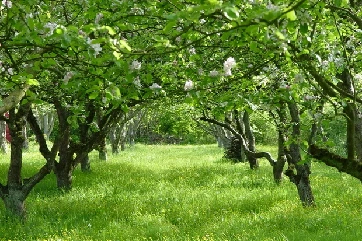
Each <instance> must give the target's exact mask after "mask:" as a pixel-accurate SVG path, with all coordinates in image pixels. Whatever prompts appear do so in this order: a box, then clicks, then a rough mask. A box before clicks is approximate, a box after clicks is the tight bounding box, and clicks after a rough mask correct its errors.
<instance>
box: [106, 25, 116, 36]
mask: <svg viewBox="0 0 362 241" xmlns="http://www.w3.org/2000/svg"><path fill="white" fill-rule="evenodd" d="M104 28H105V29H107V30H108V33H109V34H110V35H115V34H116V31H114V29H113V28H111V27H110V26H105V27H104Z"/></svg>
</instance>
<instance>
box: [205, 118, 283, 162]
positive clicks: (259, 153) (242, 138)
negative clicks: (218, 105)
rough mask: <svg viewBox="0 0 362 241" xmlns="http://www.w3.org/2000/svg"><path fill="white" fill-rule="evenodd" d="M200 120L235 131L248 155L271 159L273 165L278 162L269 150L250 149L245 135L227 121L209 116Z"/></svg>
mask: <svg viewBox="0 0 362 241" xmlns="http://www.w3.org/2000/svg"><path fill="white" fill-rule="evenodd" d="M200 120H202V121H206V122H209V123H212V124H215V125H218V126H221V127H224V128H225V129H227V130H229V131H230V132H231V133H233V134H234V135H235V136H236V137H237V138H239V140H240V142H241V145H242V147H243V149H244V151H245V153H246V155H251V156H253V157H255V158H263V157H264V158H265V159H267V160H268V161H269V163H270V165H271V166H274V165H275V164H276V163H277V161H276V160H274V159H273V157H272V156H271V155H270V153H269V152H252V151H250V150H249V148H248V147H247V145H246V142H245V139H244V137H243V136H242V135H241V134H240V133H238V132H237V131H236V130H235V129H234V128H233V127H232V126H230V125H228V124H225V123H222V122H220V121H217V120H215V119H210V118H207V117H201V118H200Z"/></svg>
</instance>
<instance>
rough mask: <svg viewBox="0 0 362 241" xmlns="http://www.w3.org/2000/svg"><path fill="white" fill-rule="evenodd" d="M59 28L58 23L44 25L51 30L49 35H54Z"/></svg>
mask: <svg viewBox="0 0 362 241" xmlns="http://www.w3.org/2000/svg"><path fill="white" fill-rule="evenodd" d="M57 27H58V24H56V23H50V22H49V23H46V24H45V25H44V28H47V29H49V34H48V35H52V34H53V33H54V30H55V29H56V28H57Z"/></svg>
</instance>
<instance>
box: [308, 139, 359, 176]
mask: <svg viewBox="0 0 362 241" xmlns="http://www.w3.org/2000/svg"><path fill="white" fill-rule="evenodd" d="M309 154H310V155H311V156H312V157H313V158H315V159H318V160H320V161H322V162H324V163H325V164H326V165H327V166H330V167H335V168H337V170H338V171H340V172H344V173H347V174H349V175H351V176H352V177H355V178H357V179H359V180H361V181H362V163H361V162H358V161H357V160H354V159H353V160H350V159H347V158H344V157H341V156H339V155H337V154H334V153H332V152H330V151H329V150H327V149H325V148H321V147H318V146H317V145H315V144H311V145H310V146H309Z"/></svg>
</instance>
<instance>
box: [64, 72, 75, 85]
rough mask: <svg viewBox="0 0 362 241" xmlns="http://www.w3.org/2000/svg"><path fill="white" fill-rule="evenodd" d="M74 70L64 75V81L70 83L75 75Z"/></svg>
mask: <svg viewBox="0 0 362 241" xmlns="http://www.w3.org/2000/svg"><path fill="white" fill-rule="evenodd" d="M73 75H74V74H73V72H71V71H69V72H67V73H66V74H65V75H64V78H63V81H64V83H65V84H67V83H68V81H69V80H70V79H71V78H72V77H73Z"/></svg>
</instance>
